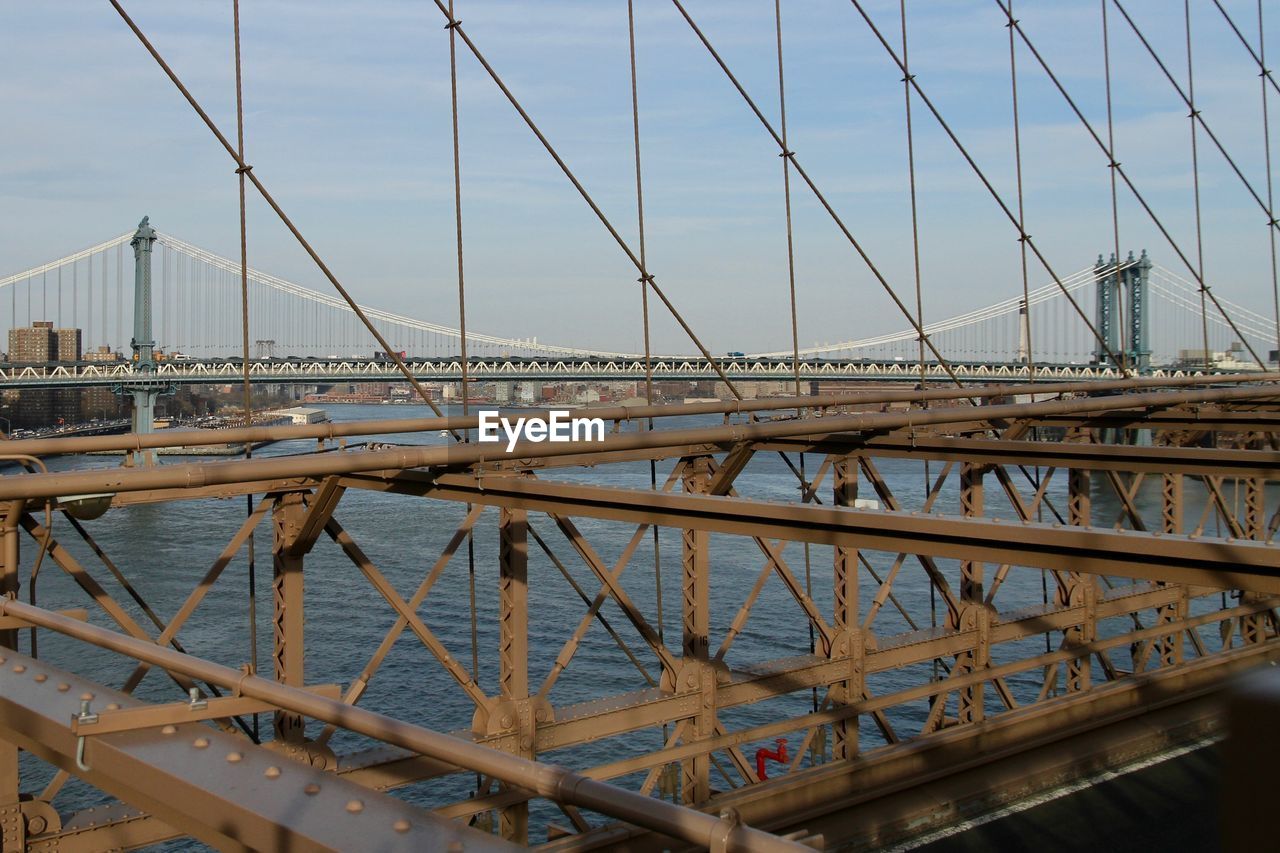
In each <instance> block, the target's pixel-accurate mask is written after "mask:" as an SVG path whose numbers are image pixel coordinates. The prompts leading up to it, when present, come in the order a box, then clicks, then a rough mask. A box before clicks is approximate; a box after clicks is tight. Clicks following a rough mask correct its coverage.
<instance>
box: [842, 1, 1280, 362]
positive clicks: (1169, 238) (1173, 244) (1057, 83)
mask: <svg viewBox="0 0 1280 853" xmlns="http://www.w3.org/2000/svg"><path fill="white" fill-rule="evenodd" d="M854 2H855V3H856V2H857V0H854ZM994 2H995V4H996V5H997V6H999V7H1000V11H1002V12H1003V13H1004V15H1005V17H1006V18H1007V19H1008V20H1009V21H1010V23H1011V24H1012V26H1013V28H1014V30H1015V31H1017V33H1018V37H1019V38H1020V39H1022V43H1023V44H1025V45H1026V46H1027V49H1028V50H1029V51H1031V55H1032V56H1034V57H1035V59H1036V62H1037V63H1039V65H1040V67H1041V68H1042V69H1043V70H1044V73H1045V75H1046V76H1047V77H1048V78H1049V80H1050V82H1052V83H1053V85H1054V88H1056V89H1057V90H1058V93H1059V94H1060V95H1062V98H1063V100H1065V101H1066V102H1067V105H1068V106H1069V107H1070V108H1071V111H1072V112H1073V113H1075V116H1076V118H1078V119H1079V120H1080V123H1081V124H1082V125H1084V128H1085V130H1086V131H1088V133H1089V136H1090V137H1092V138H1093V141H1094V143H1095V144H1096V145H1097V146H1098V148H1099V149H1100V150H1101V151H1102V153H1103V154H1104V155H1106V157H1107V161H1108V163H1110V164H1111V167H1112V168H1113V169H1114V170H1115V172H1116V174H1117V175H1119V176H1120V180H1122V181H1124V184H1125V186H1126V187H1127V188H1128V189H1129V192H1130V193H1131V194H1132V195H1133V197H1134V200H1135V201H1137V202H1138V204H1139V206H1141V207H1142V209H1143V211H1145V212H1146V214H1147V217H1148V218H1149V219H1150V220H1151V222H1152V224H1153V225H1155V226H1156V229H1157V230H1158V231H1159V232H1160V235H1161V236H1162V237H1164V239H1165V242H1167V243H1168V244H1169V247H1170V248H1171V249H1173V251H1174V254H1176V255H1177V256H1178V259H1179V260H1180V261H1182V264H1183V266H1185V267H1186V268H1187V270H1188V271H1189V272H1190V273H1191V275H1192V276H1196V268H1195V266H1194V265H1193V264H1192V263H1191V260H1190V259H1189V258H1188V257H1187V255H1186V253H1185V252H1183V251H1182V247H1181V246H1179V245H1178V241H1176V240H1174V239H1173V235H1172V234H1170V233H1169V229H1168V228H1166V227H1165V225H1164V223H1163V222H1162V221H1161V220H1160V217H1158V216H1157V215H1156V212H1155V210H1154V209H1152V207H1151V205H1150V204H1148V203H1147V200H1146V197H1145V196H1143V195H1142V193H1141V192H1139V191H1138V188H1137V186H1135V185H1134V183H1133V181H1132V180H1131V179H1130V178H1129V175H1128V173H1127V172H1125V170H1124V167H1123V166H1122V165H1121V164H1120V163H1118V162H1116V159H1115V157H1114V156H1112V152H1111V149H1109V148H1108V147H1107V144H1106V143H1105V142H1103V141H1102V137H1100V136H1099V135H1098V132H1097V131H1096V130H1095V129H1094V127H1093V124H1092V123H1091V122H1090V121H1089V119H1087V118H1085V115H1084V113H1083V112H1081V111H1080V107H1079V106H1078V105H1077V104H1076V102H1075V100H1074V99H1073V98H1072V97H1071V95H1070V93H1069V92H1067V89H1066V87H1065V86H1063V85H1062V81H1061V80H1059V79H1058V75H1057V74H1055V73H1054V72H1053V69H1052V68H1050V67H1049V63H1048V62H1047V61H1046V60H1045V58H1044V57H1043V56H1041V55H1040V51H1039V50H1037V49H1036V46H1035V45H1034V44H1032V43H1031V39H1030V37H1028V36H1027V33H1026V31H1025V30H1023V29H1022V25H1021V24H1019V23H1018V21H1016V20H1015V19H1014V17H1013V14H1012V13H1011V12H1010V11H1009V8H1008V6H1006V5H1005V3H1004V0H994ZM1037 254H1039V253H1038V252H1037ZM1118 260H1119V259H1117V261H1118ZM1197 281H1198V282H1199V283H1200V285H1201V286H1203V287H1204V289H1205V295H1207V296H1208V297H1209V301H1210V302H1212V303H1213V304H1214V306H1215V307H1216V308H1217V309H1218V310H1219V311H1220V312H1221V313H1222V316H1223V318H1224V319H1225V320H1226V321H1227V323H1228V324H1230V326H1231V328H1232V330H1233V331H1234V332H1235V333H1236V335H1237V337H1238V338H1239V339H1240V340H1241V341H1243V342H1244V345H1245V347H1246V348H1248V350H1249V354H1250V355H1252V356H1253V358H1254V360H1255V361H1257V362H1258V365H1259V366H1260V367H1262V368H1263V369H1264V370H1265V369H1266V362H1265V361H1263V360H1262V358H1261V357H1260V356H1259V355H1258V353H1257V352H1256V351H1255V350H1254V349H1253V346H1252V345H1251V344H1250V343H1249V342H1248V340H1246V339H1245V337H1244V335H1243V334H1241V332H1240V330H1239V329H1238V328H1237V327H1236V324H1235V321H1234V320H1232V319H1231V317H1230V315H1228V314H1227V313H1226V311H1224V310H1223V308H1222V305H1221V304H1220V303H1219V301H1218V297H1216V296H1214V294H1213V291H1212V290H1211V289H1210V288H1209V287H1208V286H1207V285H1205V284H1204V280H1203V278H1202V277H1200V278H1197ZM1094 334H1095V336H1096V335H1097V330H1094ZM1113 357H1114V356H1113Z"/></svg>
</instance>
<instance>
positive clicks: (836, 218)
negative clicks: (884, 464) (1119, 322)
mask: <svg viewBox="0 0 1280 853" xmlns="http://www.w3.org/2000/svg"><path fill="white" fill-rule="evenodd" d="M671 2H672V3H673V4H674V5H675V7H676V9H677V10H679V12H680V14H681V15H682V16H683V17H684V19H685V21H686V22H687V23H688V24H689V27H690V28H691V29H692V30H693V33H694V35H696V36H697V37H698V40H699V41H701V42H702V44H703V46H704V47H705V48H706V49H707V52H708V53H710V54H711V58H712V59H714V60H715V62H716V64H717V65H719V66H720V70H721V71H723V72H724V74H725V76H726V77H727V78H728V79H729V82H730V83H731V84H733V87H734V88H735V89H737V90H738V94H739V95H741V96H742V99H743V100H744V101H745V102H746V104H747V106H748V107H749V108H750V109H751V111H752V112H753V113H755V116H756V118H757V119H759V120H760V123H761V124H762V125H763V126H764V129H765V130H766V131H767V132H768V133H769V135H770V136H772V137H773V141H774V142H776V143H777V145H778V148H779V149H780V150H781V151H782V156H783V157H785V158H786V159H788V160H790V161H791V165H792V166H794V167H795V170H796V174H797V175H799V176H800V178H801V180H803V181H804V182H805V184H807V185H808V187H809V189H810V190H811V191H812V192H813V195H814V197H815V198H816V199H817V200H818V203H819V204H821V205H822V207H823V208H824V209H825V210H826V211H827V214H828V215H829V216H830V217H831V219H832V221H833V222H834V223H835V224H836V227H837V228H839V229H840V232H841V233H842V234H843V235H844V237H845V239H846V240H847V241H848V242H849V244H850V245H851V246H853V248H854V251H856V252H857V253H858V255H859V257H861V258H862V261H863V263H865V264H866V265H867V269H868V270H870V271H871V274H872V275H873V276H875V278H876V280H877V281H878V282H880V286H881V287H882V288H883V289H884V291H885V293H887V294H888V295H889V298H890V299H892V300H893V303H894V305H896V306H897V308H898V311H899V312H901V313H902V316H903V317H905V318H906V319H907V322H909V323H910V324H911V325H912V327H913V328H914V329H915V330H916V333H917V334H918V335H921V336H923V337H924V338H925V343H926V344H927V345H928V347H929V351H930V352H932V353H933V355H934V357H935V358H937V359H938V363H939V364H940V365H941V366H942V367H943V369H944V370H946V371H947V374H948V375H949V376H950V377H951V379H952V380H953V381H954V382H955V383H956V384H957V385H959V384H961V383H960V379H959V378H958V377H957V376H956V374H955V372H954V371H953V370H952V368H951V364H950V362H948V361H947V360H946V359H945V358H944V357H943V355H942V353H940V352H939V351H938V349H937V347H935V346H934V344H933V341H932V340H930V339H929V337H928V336H927V335H925V334H924V329H922V328H921V327H920V325H919V323H917V322H916V319H915V318H914V317H912V316H911V312H910V310H908V309H907V306H906V305H905V304H903V302H902V299H901V298H900V297H899V296H898V294H897V291H895V290H894V289H893V286H892V285H890V284H889V281H888V279H886V278H885V277H884V275H883V274H882V273H881V272H880V269H879V268H878V267H877V266H876V265H875V263H874V262H873V261H872V260H871V257H870V255H868V254H867V253H866V251H865V250H864V249H863V248H862V244H861V243H859V242H858V240H857V238H855V237H854V236H853V232H852V231H850V230H849V228H848V226H847V225H845V223H844V220H842V219H841V218H840V215H839V214H838V213H836V211H835V208H833V207H832V206H831V203H830V202H829V201H827V198H826V196H825V195H823V194H822V191H821V190H819V189H818V185H817V184H815V183H814V182H813V179H812V178H810V177H809V174H808V172H806V171H805V170H804V167H803V166H801V165H800V161H799V160H798V159H797V158H796V155H795V152H792V151H789V150H788V149H787V146H786V144H785V143H783V141H782V137H781V136H780V135H779V134H778V132H777V131H776V130H775V129H774V127H773V124H772V123H771V122H770V121H769V120H768V119H767V118H765V115H764V113H762V112H761V111H760V108H759V107H758V106H756V102H755V101H753V100H752V99H751V96H750V95H748V94H747V90H746V89H744V88H743V87H742V84H741V83H740V82H738V78H737V77H735V76H734V74H733V72H732V71H730V70H729V66H728V65H727V64H726V63H725V61H724V59H723V58H722V57H721V56H720V54H719V52H718V51H716V49H715V47H713V46H712V44H711V41H710V40H709V39H708V38H707V36H706V34H705V33H703V32H702V29H701V28H700V27H699V26H698V25H697V24H696V23H695V22H694V20H693V17H692V16H691V15H690V14H689V12H688V10H687V9H685V7H684V5H683V4H682V3H681V2H680V0H671Z"/></svg>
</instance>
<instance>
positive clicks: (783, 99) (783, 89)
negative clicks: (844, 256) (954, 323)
mask: <svg viewBox="0 0 1280 853" xmlns="http://www.w3.org/2000/svg"><path fill="white" fill-rule="evenodd" d="M773 19H774V24H775V29H776V31H777V35H778V114H779V116H780V119H781V120H780V122H779V127H780V128H781V130H782V153H781V154H780V155H779V156H780V157H781V158H782V198H783V207H784V209H785V211H786V219H787V284H788V287H789V292H790V297H791V369H792V372H793V373H794V374H795V384H796V396H797V397H799V396H800V329H799V324H798V323H797V321H796V255H795V238H794V236H793V234H792V229H791V149H790V148H788V147H787V84H786V77H785V76H784V75H783V71H782V0H773ZM920 361H921V365H920V369H921V370H923V369H924V357H923V356H921V359H920ZM809 632H810V633H811V634H812V632H813V627H812V626H810V628H809ZM810 639H812V637H811V638H810Z"/></svg>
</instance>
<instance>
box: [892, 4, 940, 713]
mask: <svg viewBox="0 0 1280 853" xmlns="http://www.w3.org/2000/svg"><path fill="white" fill-rule="evenodd" d="M898 15H899V18H900V19H901V21H902V64H903V65H904V66H905V67H904V69H903V73H902V97H903V106H904V112H905V116H906V131H907V179H908V183H909V185H910V193H911V257H912V263H913V268H914V272H915V289H916V326H917V327H918V328H919V329H920V333H919V334H918V335H917V336H916V344H917V347H918V352H917V359H918V360H919V362H920V408H922V409H927V408H929V400H928V397H927V396H926V395H925V390H926V389H925V366H924V343H925V342H924V296H923V292H922V289H921V275H920V224H919V215H918V211H919V207H918V202H917V198H916V146H915V133H914V128H913V126H912V123H911V80H910V77H911V70H910V67H911V63H910V61H909V60H908V53H907V2H906V0H899V2H898ZM932 474H933V472H932V471H931V470H930V466H929V460H928V459H925V460H924V483H923V485H924V496H925V499H926V500H927V499H928V496H929V484H930V482H931V481H932V479H933V477H932ZM929 626H930V627H931V628H937V627H938V588H937V585H936V584H935V583H934V582H933V579H932V578H930V580H929ZM930 666H931V676H930V680H931V681H938V680H939V678H940V674H939V670H940V667H941V666H942V660H941V659H940V658H937V657H935V658H933V660H932V661H931V662H930ZM936 701H937V697H936V696H933V697H930V702H929V708H930V710H932V708H933V705H934V703H935V702H936Z"/></svg>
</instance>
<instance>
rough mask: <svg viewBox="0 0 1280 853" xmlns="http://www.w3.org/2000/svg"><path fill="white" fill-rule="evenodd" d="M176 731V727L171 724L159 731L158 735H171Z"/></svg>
mask: <svg viewBox="0 0 1280 853" xmlns="http://www.w3.org/2000/svg"><path fill="white" fill-rule="evenodd" d="M177 731H178V727H177V726H175V725H174V724H173V723H170V724H169V725H167V726H165V727H164V728H162V729H161V730H160V734H162V735H171V734H175V733H176V732H177Z"/></svg>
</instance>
